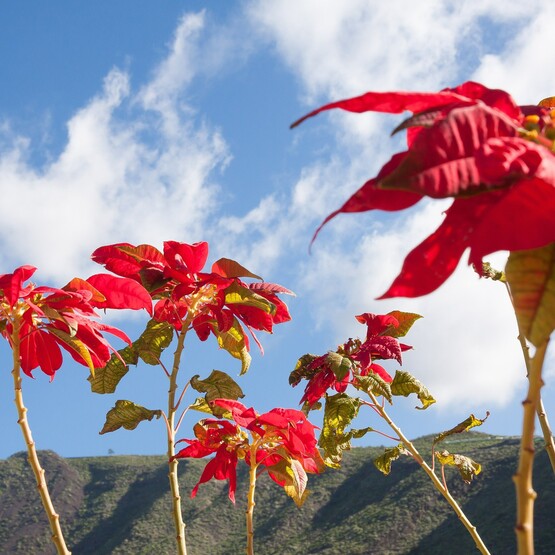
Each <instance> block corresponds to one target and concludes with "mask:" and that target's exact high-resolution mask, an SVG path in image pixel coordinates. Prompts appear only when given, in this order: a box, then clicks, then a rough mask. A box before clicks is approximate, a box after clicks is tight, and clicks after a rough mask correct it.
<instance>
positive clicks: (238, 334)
mask: <svg viewBox="0 0 555 555" xmlns="http://www.w3.org/2000/svg"><path fill="white" fill-rule="evenodd" d="M214 333H215V334H216V339H217V340H218V345H219V346H220V349H224V350H225V351H227V352H228V353H229V354H230V355H231V356H232V357H233V358H237V359H239V360H240V361H241V375H243V374H245V372H247V370H248V369H249V366H250V364H251V356H250V354H249V350H248V349H247V345H246V343H245V332H244V331H243V328H242V327H241V324H240V323H239V321H238V320H237V318H234V321H233V324H232V325H231V327H230V328H229V329H228V330H227V331H219V330H215V332H214Z"/></svg>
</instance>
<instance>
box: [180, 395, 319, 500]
mask: <svg viewBox="0 0 555 555" xmlns="http://www.w3.org/2000/svg"><path fill="white" fill-rule="evenodd" d="M212 404H213V405H215V406H218V407H221V408H223V409H225V410H226V411H228V413H229V414H230V417H231V419H232V421H233V422H230V421H229V420H222V419H213V418H207V419H204V420H201V421H200V422H198V423H197V424H196V425H195V427H194V433H195V436H196V439H182V440H180V441H182V442H185V443H187V444H188V445H187V447H185V448H184V449H182V450H181V451H179V452H178V453H177V454H176V455H175V457H174V458H176V459H182V458H189V457H192V458H203V457H206V456H208V455H214V457H213V458H212V459H211V460H210V461H209V462H208V463H207V465H206V467H205V468H204V471H203V472H202V475H201V477H200V479H199V481H198V483H197V484H196V486H195V487H194V489H193V491H192V493H191V497H195V496H196V494H197V491H198V488H199V486H200V484H203V483H205V482H208V481H209V480H211V479H212V478H215V479H216V480H228V482H229V498H230V499H231V501H233V502H234V503H235V490H236V485H237V470H236V469H237V464H238V461H239V460H244V461H245V462H246V464H247V465H249V466H252V465H256V467H257V468H258V467H261V468H262V469H263V470H264V471H266V472H268V474H269V475H270V477H271V478H272V480H274V481H275V482H276V483H277V484H279V485H280V486H281V487H283V488H284V489H285V491H286V492H287V494H288V495H290V496H291V497H292V498H293V499H294V500H295V502H296V503H297V504H302V501H303V500H304V494H305V491H306V490H305V488H306V482H307V473H308V474H317V473H320V472H322V471H323V469H324V463H323V460H322V457H321V455H320V452H319V451H318V448H317V440H316V438H315V436H314V430H315V426H314V425H312V424H311V423H310V422H309V421H308V420H307V418H306V416H305V414H304V413H302V412H301V411H298V410H294V409H282V408H275V409H272V410H271V411H269V412H266V413H264V414H258V413H257V412H256V411H255V410H254V409H253V408H247V407H245V405H243V404H242V403H240V402H239V401H233V400H230V399H216V400H215V401H213V402H212ZM249 433H250V438H249Z"/></svg>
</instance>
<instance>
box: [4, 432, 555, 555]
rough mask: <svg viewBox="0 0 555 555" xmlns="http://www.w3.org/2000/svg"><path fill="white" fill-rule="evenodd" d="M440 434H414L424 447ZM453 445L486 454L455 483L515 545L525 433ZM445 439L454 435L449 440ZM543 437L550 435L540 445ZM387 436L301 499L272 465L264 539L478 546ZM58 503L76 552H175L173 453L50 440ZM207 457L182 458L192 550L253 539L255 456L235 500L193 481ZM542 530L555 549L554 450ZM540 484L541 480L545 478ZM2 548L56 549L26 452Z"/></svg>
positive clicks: (356, 550) (542, 463)
mask: <svg viewBox="0 0 555 555" xmlns="http://www.w3.org/2000/svg"><path fill="white" fill-rule="evenodd" d="M429 440H430V438H423V439H421V440H419V441H417V442H416V444H417V445H418V446H419V448H420V449H421V452H422V453H424V452H426V444H427V443H429ZM455 442H456V445H451V446H447V445H446V447H447V448H449V449H450V450H452V451H456V450H457V451H459V452H461V453H464V454H467V455H469V456H471V457H472V458H474V459H476V460H477V461H479V462H480V463H482V466H483V472H482V473H481V474H480V475H479V476H478V477H477V478H476V479H475V480H474V482H473V483H472V484H471V485H466V484H464V483H463V482H462V481H461V480H460V479H459V477H458V475H456V474H455V472H449V478H448V481H449V485H450V488H451V491H452V492H453V493H454V495H455V497H456V498H457V499H459V500H460V501H461V502H462V504H463V506H464V510H465V512H466V513H467V515H468V516H469V518H470V519H471V520H472V521H473V522H474V523H475V524H476V525H477V526H478V530H479V532H480V534H481V535H482V537H483V538H484V540H485V542H486V544H487V545H488V547H489V548H490V550H491V552H492V553H494V554H501V555H505V554H510V553H514V552H515V541H514V534H513V526H514V510H515V508H514V507H515V501H514V497H515V496H514V488H513V485H512V481H511V476H512V474H513V473H514V469H515V467H516V460H517V452H518V440H517V439H514V438H500V437H493V436H487V435H483V434H477V433H472V434H467V435H465V436H464V439H457V440H455V441H453V442H452V443H455ZM445 443H448V442H447V441H446V442H445ZM538 447H541V446H538ZM380 453H381V449H380V448H374V447H368V448H356V449H353V450H352V451H351V452H349V453H347V454H346V456H345V459H344V466H343V468H342V469H341V470H337V471H332V470H329V471H328V472H326V473H325V474H323V475H321V476H317V477H314V476H311V477H310V482H309V488H310V490H311V492H312V493H311V495H310V497H309V498H308V500H307V502H306V503H305V505H304V506H303V508H302V509H297V508H296V506H295V505H294V503H293V502H292V501H291V500H290V499H289V498H288V497H287V496H286V495H285V494H284V493H283V492H282V491H281V489H280V488H279V487H278V486H277V485H275V484H274V483H273V482H271V480H269V479H267V477H263V478H261V479H260V481H259V483H258V487H257V497H256V502H257V506H256V511H255V526H256V536H255V541H256V550H257V553H259V554H260V555H287V554H301V553H302V554H316V553H318V554H326V555H332V554H333V555H336V554H342V555H355V554H370V553H372V554H393V553H395V554H400V553H407V554H408V553H411V554H418V553H422V554H430V555H433V554H440V553H441V554H445V553H449V554H457V553H460V554H467V553H470V554H471V553H474V552H476V551H475V549H474V546H473V543H472V541H471V539H470V537H469V536H468V534H467V533H466V530H465V529H464V528H463V526H462V525H461V524H460V523H459V521H458V519H457V518H456V517H455V516H454V515H453V513H452V511H451V509H450V507H449V506H448V505H447V503H446V502H445V501H444V499H443V498H442V497H441V496H440V495H439V494H438V493H437V492H436V491H435V490H434V489H433V488H432V486H431V484H430V482H429V480H428V478H427V477H426V476H425V474H424V473H423V472H422V471H421V470H420V468H419V467H418V465H417V464H416V463H415V462H413V461H412V460H411V459H409V458H404V459H400V460H398V461H396V462H395V463H394V465H393V470H392V472H391V474H390V475H389V476H387V477H385V476H383V475H382V474H380V473H379V472H378V471H377V470H376V469H375V467H374V464H373V459H374V457H376V456H377V455H378V454H380ZM40 456H41V460H42V462H43V465H44V467H45V469H46V472H47V478H48V481H49V484H50V488H51V493H52V496H53V498H54V503H55V506H56V509H57V510H58V511H59V512H60V514H61V515H62V526H63V528H64V532H65V535H66V539H67V542H68V545H69V546H70V549H71V550H72V552H73V553H74V554H75V555H87V554H90V555H92V554H94V555H105V554H106V555H107V554H133V555H139V554H144V555H163V554H166V553H167V554H170V553H171V554H173V553H175V547H174V539H173V537H174V530H173V524H172V519H171V517H170V513H169V511H170V498H169V493H168V484H167V465H166V464H165V459H164V458H163V457H158V456H151V457H139V456H109V457H94V458H77V459H62V458H61V457H59V456H57V455H56V454H54V453H52V452H41V453H40ZM204 464H205V462H204V461H202V460H201V461H186V462H185V463H182V464H180V479H181V483H182V488H183V489H182V492H183V497H184V513H185V519H186V522H187V543H188V550H189V555H231V554H236V553H244V551H245V522H244V511H245V502H244V499H245V494H246V478H247V473H246V466H245V465H243V466H242V467H240V472H239V484H238V491H237V504H236V505H235V506H234V505H232V504H231V503H230V501H229V500H228V498H227V484H226V483H224V482H214V481H212V482H210V483H208V484H204V485H202V486H201V488H200V491H199V494H198V496H197V498H196V499H195V500H191V499H189V493H190V491H191V489H192V487H193V485H194V484H195V482H196V481H197V479H198V477H199V476H200V472H201V469H202V468H203V466H204ZM534 476H535V484H536V487H537V489H538V493H539V496H538V500H537V502H536V522H535V527H536V542H537V551H536V553H539V554H546V555H547V554H551V553H555V529H554V526H553V509H554V507H555V480H554V479H553V473H552V471H551V468H550V465H549V461H548V458H547V456H546V453H545V452H543V451H540V452H539V454H538V456H537V459H536V465H535V473H534ZM540 485H541V487H540ZM0 553H1V554H6V555H7V554H10V555H11V554H13V555H39V554H40V555H47V554H50V553H52V554H55V550H54V548H53V546H51V544H50V541H49V529H48V525H47V522H46V518H45V517H44V516H43V513H42V507H41V506H40V503H39V498H38V494H37V492H36V487H35V484H34V479H33V478H32V475H31V472H30V469H29V467H28V464H27V460H26V456H25V454H23V453H17V454H15V455H13V456H11V457H10V458H8V459H6V460H1V461H0Z"/></svg>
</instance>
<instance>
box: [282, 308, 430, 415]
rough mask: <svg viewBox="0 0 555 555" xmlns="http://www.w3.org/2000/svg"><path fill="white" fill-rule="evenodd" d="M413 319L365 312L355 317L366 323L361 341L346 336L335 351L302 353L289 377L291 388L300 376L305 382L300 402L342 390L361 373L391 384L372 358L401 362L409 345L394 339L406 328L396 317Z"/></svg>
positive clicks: (413, 316) (309, 405) (406, 317)
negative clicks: (317, 354) (318, 353)
mask: <svg viewBox="0 0 555 555" xmlns="http://www.w3.org/2000/svg"><path fill="white" fill-rule="evenodd" d="M396 316H397V317H396ZM417 318H419V316H418V315H416V314H408V313H400V312H395V313H391V314H383V315H378V314H370V313H368V312H367V313H364V314H360V315H359V316H356V319H357V320H358V321H359V322H360V323H361V324H365V325H366V326H367V332H366V339H365V340H364V341H361V340H360V339H349V340H348V341H347V342H346V343H344V344H343V345H340V346H339V347H338V348H337V350H336V351H330V352H328V353H326V354H325V355H321V356H315V355H304V356H303V357H301V358H300V359H299V361H298V362H297V366H296V367H295V370H293V372H292V373H291V375H290V376H289V383H290V384H291V385H292V386H293V387H295V386H296V385H298V384H299V383H300V382H301V380H303V379H304V380H307V381H308V383H307V385H306V387H305V390H304V395H303V397H302V399H301V403H305V404H306V406H307V408H309V409H311V408H312V407H314V405H315V404H316V403H318V402H319V401H320V399H321V398H322V397H323V396H324V395H325V394H326V392H327V391H328V389H331V388H333V389H335V391H337V392H339V393H343V392H344V391H345V390H346V389H347V386H349V385H351V384H356V383H357V381H358V380H359V379H360V378H361V377H365V376H375V377H377V378H378V379H380V380H383V381H384V382H386V383H391V382H392V381H393V378H392V377H391V375H390V374H389V373H388V372H387V370H386V369H385V368H383V367H382V366H381V365H379V364H377V363H376V362H375V361H376V360H387V359H393V360H395V361H397V362H398V363H399V364H401V362H402V358H401V354H402V352H403V351H406V350H408V349H411V348H412V347H410V346H409V345H405V344H403V343H400V342H399V340H398V339H397V338H398V337H400V336H402V335H404V334H405V333H406V331H407V326H403V325H401V322H400V319H402V320H403V323H406V324H408V326H410V325H412V322H414V321H415V319H417Z"/></svg>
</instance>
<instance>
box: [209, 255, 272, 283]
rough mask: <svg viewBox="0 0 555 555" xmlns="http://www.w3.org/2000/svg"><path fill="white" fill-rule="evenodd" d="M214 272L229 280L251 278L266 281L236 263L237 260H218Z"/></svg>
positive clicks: (213, 265)
mask: <svg viewBox="0 0 555 555" xmlns="http://www.w3.org/2000/svg"><path fill="white" fill-rule="evenodd" d="M212 272H214V273H216V274H219V275H220V276H224V277H228V278H241V277H250V278H253V279H259V280H260V281H264V280H263V279H262V278H261V277H260V276H257V275H256V274H253V273H252V272H250V271H249V270H247V269H246V268H245V267H244V266H241V264H239V262H235V260H231V259H229V258H220V259H219V260H216V262H214V264H212Z"/></svg>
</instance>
